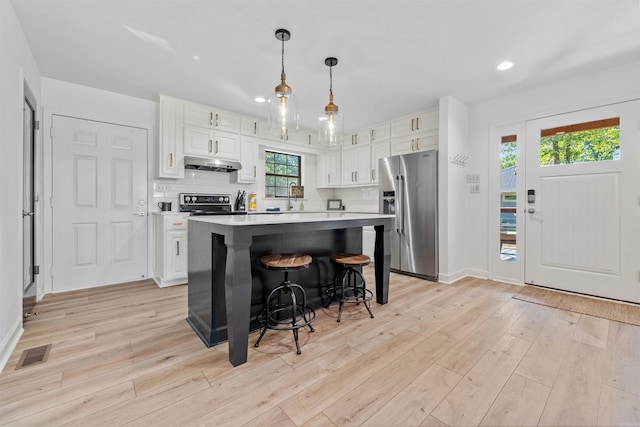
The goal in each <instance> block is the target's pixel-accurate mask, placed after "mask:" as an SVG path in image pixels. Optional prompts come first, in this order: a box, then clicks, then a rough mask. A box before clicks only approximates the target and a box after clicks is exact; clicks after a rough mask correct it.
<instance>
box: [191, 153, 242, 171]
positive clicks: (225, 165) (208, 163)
mask: <svg viewBox="0 0 640 427" xmlns="http://www.w3.org/2000/svg"><path fill="white" fill-rule="evenodd" d="M184 168H185V169H198V170H201V171H211V172H233V171H237V170H240V169H242V165H241V164H240V162H234V161H233V160H223V159H212V158H210V157H196V156H185V158H184Z"/></svg>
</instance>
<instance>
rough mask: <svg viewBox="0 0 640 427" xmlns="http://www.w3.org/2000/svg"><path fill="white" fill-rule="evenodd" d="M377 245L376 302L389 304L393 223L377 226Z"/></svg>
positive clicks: (375, 250) (375, 262)
mask: <svg viewBox="0 0 640 427" xmlns="http://www.w3.org/2000/svg"><path fill="white" fill-rule="evenodd" d="M374 229H375V230H376V244H375V248H374V255H373V257H374V270H375V275H376V302H377V303H378V304H386V303H388V302H389V272H390V268H391V221H389V222H387V223H385V225H376V226H375V227H374Z"/></svg>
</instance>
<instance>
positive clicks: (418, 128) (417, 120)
mask: <svg viewBox="0 0 640 427" xmlns="http://www.w3.org/2000/svg"><path fill="white" fill-rule="evenodd" d="M416 130H420V117H416Z"/></svg>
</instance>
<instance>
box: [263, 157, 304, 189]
mask: <svg viewBox="0 0 640 427" xmlns="http://www.w3.org/2000/svg"><path fill="white" fill-rule="evenodd" d="M264 170H265V179H264V182H265V186H264V187H265V189H264V190H265V191H264V194H265V197H276V198H277V197H282V198H286V197H289V188H291V185H293V184H295V185H301V183H302V180H301V177H302V167H301V157H300V156H297V155H295V154H285V153H278V152H275V151H265V153H264Z"/></svg>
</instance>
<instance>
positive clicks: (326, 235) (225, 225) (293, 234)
mask: <svg viewBox="0 0 640 427" xmlns="http://www.w3.org/2000/svg"><path fill="white" fill-rule="evenodd" d="M392 225H393V216H392V215H379V214H372V213H345V212H339V213H338V212H336V213H281V214H274V215H229V216H226V215H222V216H193V217H189V226H188V228H189V239H188V240H189V280H188V305H189V313H188V317H187V322H188V323H189V325H191V327H192V328H193V330H194V331H195V332H196V333H197V334H198V336H199V337H200V338H201V339H202V341H203V342H204V343H205V345H207V346H208V347H211V346H213V345H216V344H218V343H220V342H223V341H225V340H228V342H229V361H230V362H231V364H232V365H233V366H238V365H241V364H243V363H245V362H246V361H247V345H248V340H249V331H250V330H252V329H257V324H255V314H256V313H257V312H258V311H259V310H260V309H261V307H262V303H263V295H264V294H265V292H268V291H269V289H272V288H273V287H275V286H277V285H279V284H280V282H281V281H282V279H283V275H282V274H281V273H278V272H274V271H268V270H264V269H262V268H261V266H260V257H262V256H264V255H268V254H271V253H306V254H309V255H311V257H312V258H313V263H312V265H311V267H310V268H309V269H307V270H301V271H299V272H298V271H297V272H292V273H291V280H292V281H294V282H298V283H300V285H302V286H303V287H304V288H305V290H306V293H307V296H308V298H309V300H310V303H311V304H312V305H314V306H315V307H321V306H322V305H323V304H324V302H325V300H324V290H325V289H326V288H327V287H329V286H331V285H332V282H333V277H334V275H335V271H336V267H335V266H334V265H333V264H331V262H330V260H329V257H330V255H331V254H332V253H338V252H351V253H361V252H362V227H365V226H373V227H374V229H375V231H376V241H375V256H374V268H375V278H376V301H377V302H378V303H379V304H386V303H387V301H388V298H389V266H390V260H391V251H390V230H391V227H392ZM252 321H253V323H252Z"/></svg>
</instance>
